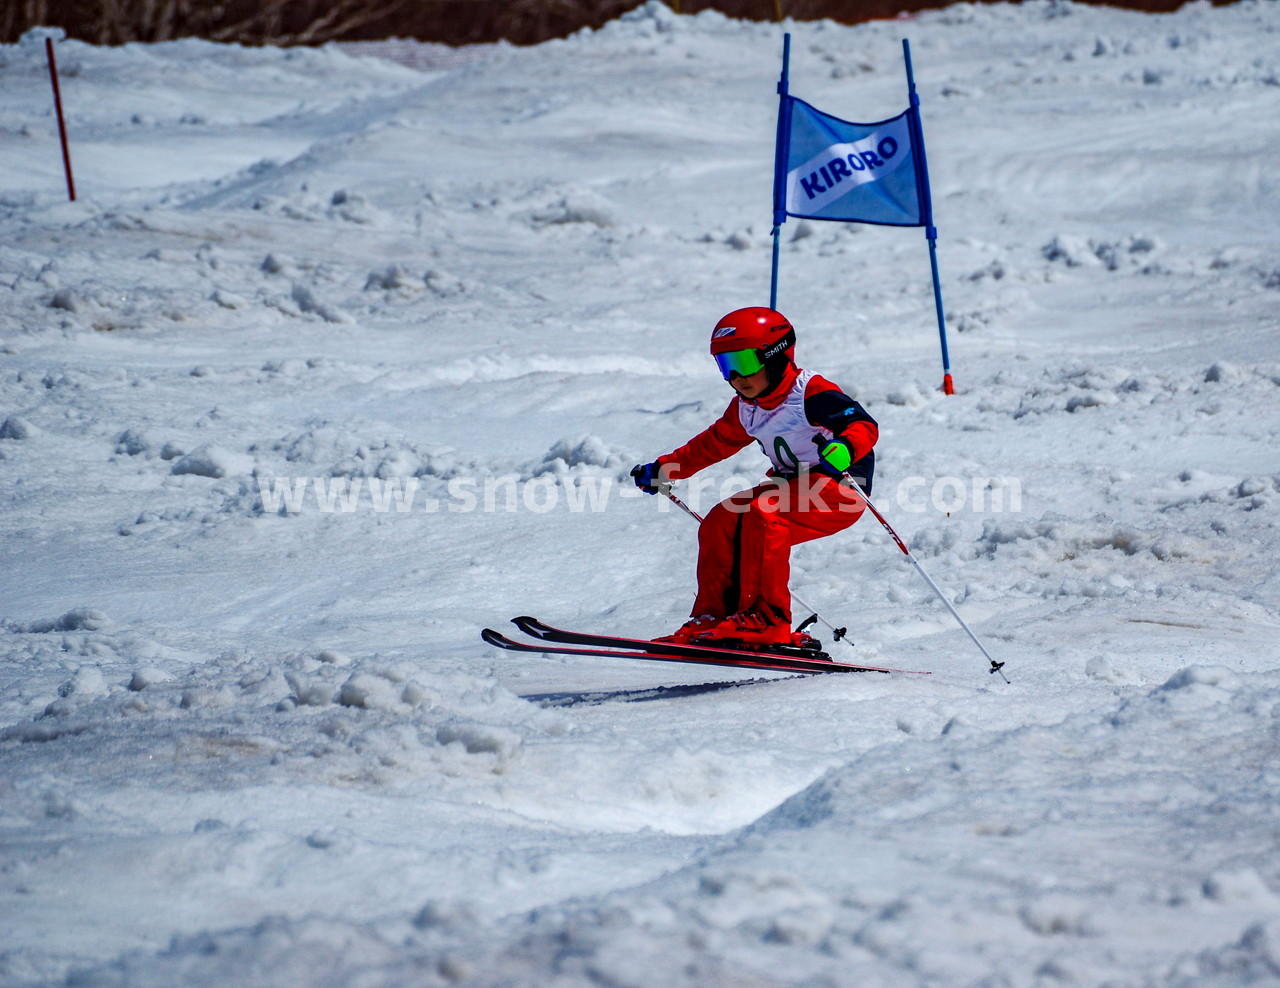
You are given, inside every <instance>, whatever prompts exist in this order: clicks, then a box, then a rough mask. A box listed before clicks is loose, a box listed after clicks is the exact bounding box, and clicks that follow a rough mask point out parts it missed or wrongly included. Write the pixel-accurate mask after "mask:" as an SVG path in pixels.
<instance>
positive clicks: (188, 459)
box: [170, 446, 253, 480]
mask: <svg viewBox="0 0 1280 988" xmlns="http://www.w3.org/2000/svg"><path fill="white" fill-rule="evenodd" d="M170 472H171V473H174V474H179V475H181V474H194V475H195V476H197V477H212V478H213V479H214V480H221V479H222V478H223V477H232V476H237V475H240V474H248V473H252V472H253V458H252V457H250V456H246V455H244V454H243V453H233V452H230V451H229V450H226V449H223V448H222V447H220V446H201V447H200V448H199V449H197V450H196V451H195V452H193V453H188V454H187V455H186V456H184V457H182V459H180V460H178V462H177V463H175V464H174V465H173V469H172V470H171V471H170Z"/></svg>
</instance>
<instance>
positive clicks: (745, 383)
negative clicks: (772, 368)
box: [729, 370, 769, 398]
mask: <svg viewBox="0 0 1280 988" xmlns="http://www.w3.org/2000/svg"><path fill="white" fill-rule="evenodd" d="M729 383H730V384H731V385H733V390H734V391H736V392H738V394H740V395H741V396H742V397H743V398H757V397H759V396H760V395H762V394H764V392H765V391H767V390H768V389H769V372H768V371H766V370H758V371H756V372H755V373H754V374H747V375H746V376H743V375H742V374H734V375H733V377H731V378H729Z"/></svg>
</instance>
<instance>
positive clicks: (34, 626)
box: [13, 607, 111, 635]
mask: <svg viewBox="0 0 1280 988" xmlns="http://www.w3.org/2000/svg"><path fill="white" fill-rule="evenodd" d="M110 623H111V619H110V618H109V617H107V615H106V614H104V613H103V612H102V611H99V610H95V609H94V608H92V607H77V608H74V609H73V610H70V611H67V612H66V613H65V614H63V615H62V616H61V617H57V618H51V619H46V620H43V621H32V622H30V623H28V624H20V625H14V627H13V630H15V631H21V632H27V633H28V634H36V635H43V634H48V633H49V632H51V631H101V630H102V629H103V628H105V627H107V626H108V625H109V624H110Z"/></svg>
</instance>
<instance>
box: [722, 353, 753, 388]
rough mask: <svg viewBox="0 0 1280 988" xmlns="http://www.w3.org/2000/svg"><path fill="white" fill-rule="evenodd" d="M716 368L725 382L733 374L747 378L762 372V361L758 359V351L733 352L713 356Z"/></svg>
mask: <svg viewBox="0 0 1280 988" xmlns="http://www.w3.org/2000/svg"><path fill="white" fill-rule="evenodd" d="M715 358H716V366H717V367H719V368H720V373H721V374H723V375H724V379H725V380H726V381H728V380H730V379H731V378H732V377H733V375H734V374H740V375H741V376H742V377H749V376H751V375H752V374H757V373H759V372H760V371H762V370H764V361H762V360H761V359H760V351H759V350H734V351H733V352H731V353H717V354H715Z"/></svg>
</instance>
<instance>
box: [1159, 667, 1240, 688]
mask: <svg viewBox="0 0 1280 988" xmlns="http://www.w3.org/2000/svg"><path fill="white" fill-rule="evenodd" d="M1196 686H1213V687H1217V688H1218V689H1221V690H1225V691H1227V692H1229V693H1230V692H1234V691H1236V690H1238V689H1239V688H1240V680H1239V679H1238V678H1237V677H1236V675H1235V673H1233V672H1232V671H1231V670H1230V669H1226V668H1224V667H1223V666H1187V668H1185V669H1179V670H1178V671H1177V672H1175V673H1174V674H1173V675H1172V676H1170V677H1169V679H1168V681H1167V682H1166V683H1165V684H1164V685H1163V686H1161V687H1160V689H1162V690H1168V691H1173V690H1185V689H1191V688H1194V687H1196Z"/></svg>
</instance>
